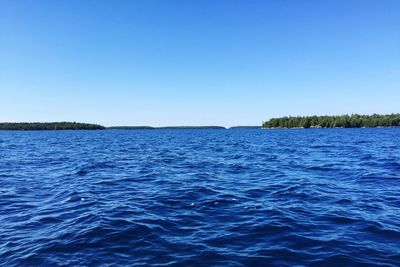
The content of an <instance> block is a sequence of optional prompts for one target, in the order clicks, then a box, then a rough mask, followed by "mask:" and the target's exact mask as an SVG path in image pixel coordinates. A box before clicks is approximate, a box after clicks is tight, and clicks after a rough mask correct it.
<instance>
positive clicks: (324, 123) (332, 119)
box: [262, 114, 400, 128]
mask: <svg viewBox="0 0 400 267" xmlns="http://www.w3.org/2000/svg"><path fill="white" fill-rule="evenodd" d="M399 126H400V114H390V115H379V114H373V115H358V114H352V115H341V116H305V117H300V116H297V117H281V118H273V119H270V120H268V121H266V122H263V124H262V127H263V128H295V127H301V128H335V127H342V128H360V127H399Z"/></svg>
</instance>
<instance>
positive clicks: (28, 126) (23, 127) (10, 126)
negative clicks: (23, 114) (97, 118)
mask: <svg viewBox="0 0 400 267" xmlns="http://www.w3.org/2000/svg"><path fill="white" fill-rule="evenodd" d="M103 129H105V127H104V126H101V125H98V124H89V123H79V122H2V123H0V130H20V131H31V130H35V131H36V130H103Z"/></svg>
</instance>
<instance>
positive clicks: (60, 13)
mask: <svg viewBox="0 0 400 267" xmlns="http://www.w3.org/2000/svg"><path fill="white" fill-rule="evenodd" d="M399 14H400V1H398V0H393V1H390V0H374V1H370V0H353V1H352V0H331V1H329V0H324V1H320V0H302V1H299V0H261V1H255V0H243V1H238V0H197V1H195V0H179V1H178V0H158V1H156V0H126V1H125V0H116V1H110V0H107V1H102V0H86V1H81V0H63V1H61V0H49V1H41V0H35V1H33V0H27V1H22V0H0V101H1V104H0V121H16V122H20V121H79V122H90V123H99V124H102V125H105V126H112V125H151V126H166V125H222V126H233V125H260V124H261V122H262V121H265V120H267V119H269V118H272V117H280V116H286V115H292V116H296V115H314V114H315V115H334V114H337V115H340V114H351V113H360V114H372V113H382V114H386V113H399V112H400V104H399V103H400V15H399Z"/></svg>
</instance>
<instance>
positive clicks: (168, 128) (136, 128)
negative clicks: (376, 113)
mask: <svg viewBox="0 0 400 267" xmlns="http://www.w3.org/2000/svg"><path fill="white" fill-rule="evenodd" d="M107 129H108V130H156V129H160V130H171V129H172V130H174V129H179V130H182V129H190V130H192V129H225V127H223V126H161V127H152V126H111V127H107Z"/></svg>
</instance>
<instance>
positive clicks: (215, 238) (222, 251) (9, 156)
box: [0, 128, 400, 266]
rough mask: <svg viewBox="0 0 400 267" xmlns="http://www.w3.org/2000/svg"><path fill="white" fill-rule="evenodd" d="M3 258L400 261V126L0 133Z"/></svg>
mask: <svg viewBox="0 0 400 267" xmlns="http://www.w3.org/2000/svg"><path fill="white" fill-rule="evenodd" d="M0 265H2V266H17V265H18V266H20V265H34V266H37V265H42V266H100V265H102V266H117V265H157V266H169V265H173V266H175V265H177V266H178V265H179V266H201V265H203V266H210V265H218V266H266V265H278V266H293V265H298V266H302V265H306V266H310V265H311V266H313V265H314V266H363V265H366V266H370V265H379V266H399V265H400V129H399V128H397V129H393V128H392V129H305V130H304V129H292V130H283V129H281V130H277V129H276V130H261V129H245V130H244V129H243V130H241V129H236V130H110V131H59V132H57V131H43V132H29V131H27V132H0Z"/></svg>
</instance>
